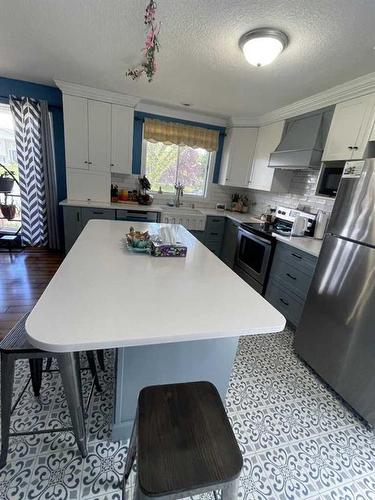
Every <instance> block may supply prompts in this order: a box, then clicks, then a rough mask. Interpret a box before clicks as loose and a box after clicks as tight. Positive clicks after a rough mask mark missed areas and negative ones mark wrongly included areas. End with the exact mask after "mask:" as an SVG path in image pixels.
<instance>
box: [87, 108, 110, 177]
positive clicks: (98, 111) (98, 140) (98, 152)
mask: <svg viewBox="0 0 375 500" xmlns="http://www.w3.org/2000/svg"><path fill="white" fill-rule="evenodd" d="M88 116H89V118H88V119H89V168H90V170H94V171H99V172H109V171H110V169H111V167H110V164H111V104H109V103H108V102H100V101H92V100H90V99H89V101H88Z"/></svg>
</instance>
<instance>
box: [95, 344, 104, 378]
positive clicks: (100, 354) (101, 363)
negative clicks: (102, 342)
mask: <svg viewBox="0 0 375 500" xmlns="http://www.w3.org/2000/svg"><path fill="white" fill-rule="evenodd" d="M96 355H97V356H98V361H99V366H100V369H101V370H102V371H103V372H105V362H104V350H103V349H99V351H96Z"/></svg>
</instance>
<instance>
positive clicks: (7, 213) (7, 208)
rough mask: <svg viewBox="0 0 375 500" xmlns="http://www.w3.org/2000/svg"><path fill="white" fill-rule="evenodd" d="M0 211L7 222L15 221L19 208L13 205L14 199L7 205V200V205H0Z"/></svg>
mask: <svg viewBox="0 0 375 500" xmlns="http://www.w3.org/2000/svg"><path fill="white" fill-rule="evenodd" d="M0 210H1V213H2V214H3V217H5V218H6V219H7V220H12V219H14V218H15V216H16V213H17V207H16V205H15V204H14V203H13V199H12V202H11V203H7V202H6V200H5V203H0Z"/></svg>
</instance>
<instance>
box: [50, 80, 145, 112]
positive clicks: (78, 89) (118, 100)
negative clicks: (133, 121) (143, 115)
mask: <svg viewBox="0 0 375 500" xmlns="http://www.w3.org/2000/svg"><path fill="white" fill-rule="evenodd" d="M55 83H56V85H57V86H58V88H59V89H60V90H61V92H62V93H63V94H68V95H74V96H77V97H86V98H87V99H93V100H95V101H103V102H110V103H112V104H120V105H122V106H128V107H130V108H135V106H136V105H137V104H138V103H139V101H140V98H139V97H134V96H131V95H127V94H121V93H120V92H111V91H110V90H100V89H95V88H93V87H87V86H86V85H78V84H77V83H69V82H64V81H62V80H55Z"/></svg>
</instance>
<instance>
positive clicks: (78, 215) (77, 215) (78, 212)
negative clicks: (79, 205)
mask: <svg viewBox="0 0 375 500" xmlns="http://www.w3.org/2000/svg"><path fill="white" fill-rule="evenodd" d="M77 222H79V212H77Z"/></svg>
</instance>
